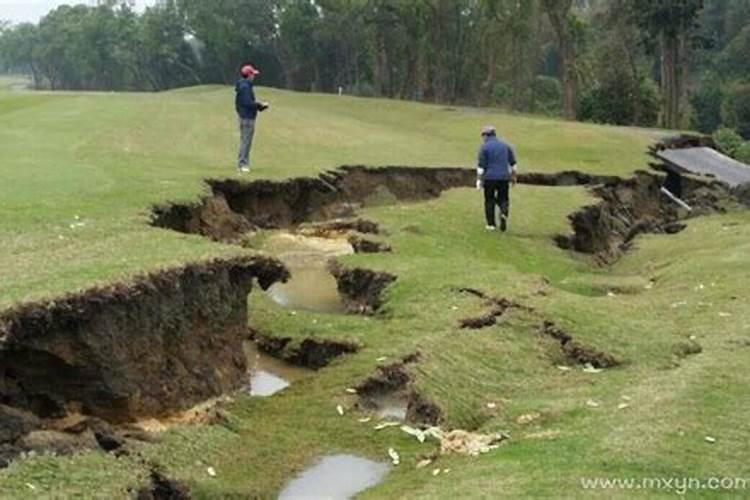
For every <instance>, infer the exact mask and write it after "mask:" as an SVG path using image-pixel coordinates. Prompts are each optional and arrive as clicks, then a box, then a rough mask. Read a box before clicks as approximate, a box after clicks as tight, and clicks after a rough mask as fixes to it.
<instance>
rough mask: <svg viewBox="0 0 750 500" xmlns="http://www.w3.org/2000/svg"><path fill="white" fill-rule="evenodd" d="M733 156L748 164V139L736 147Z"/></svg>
mask: <svg viewBox="0 0 750 500" xmlns="http://www.w3.org/2000/svg"><path fill="white" fill-rule="evenodd" d="M734 157H735V158H736V159H737V160H739V161H741V162H742V163H744V164H746V165H750V141H746V142H745V143H744V144H742V146H740V147H739V148H737V152H736V153H735V154H734Z"/></svg>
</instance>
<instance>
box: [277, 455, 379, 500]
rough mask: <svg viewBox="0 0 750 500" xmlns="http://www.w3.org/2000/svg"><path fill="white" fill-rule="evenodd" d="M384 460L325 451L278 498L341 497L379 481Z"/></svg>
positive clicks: (341, 499)
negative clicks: (323, 454) (328, 453)
mask: <svg viewBox="0 0 750 500" xmlns="http://www.w3.org/2000/svg"><path fill="white" fill-rule="evenodd" d="M388 470H389V467H388V465H386V464H383V463H379V462H373V461H372V460H367V459H365V458H360V457H356V456H353V455H329V456H326V457H323V458H321V459H320V460H319V461H318V463H316V464H315V465H313V466H312V467H310V468H309V469H307V470H306V471H304V472H302V473H301V474H300V475H299V476H297V477H296V478H295V479H294V480H292V481H291V482H290V483H289V484H288V485H287V486H286V488H284V490H283V491H282V492H281V494H280V495H279V500H313V499H315V500H323V499H325V500H345V499H348V498H352V497H353V496H354V495H356V494H357V493H360V492H362V491H364V490H366V489H367V488H371V487H373V486H375V485H376V484H378V483H379V482H381V481H382V480H383V478H385V476H386V474H388Z"/></svg>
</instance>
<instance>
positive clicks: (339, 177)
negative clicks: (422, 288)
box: [151, 166, 616, 242]
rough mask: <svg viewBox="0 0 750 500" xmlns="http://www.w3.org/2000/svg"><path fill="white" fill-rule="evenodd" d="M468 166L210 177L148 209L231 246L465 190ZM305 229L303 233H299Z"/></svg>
mask: <svg viewBox="0 0 750 500" xmlns="http://www.w3.org/2000/svg"><path fill="white" fill-rule="evenodd" d="M615 179H616V178H613V177H611V176H596V175H589V174H585V173H581V172H575V171H565V172H560V173H555V174H546V173H545V174H542V173H524V174H521V175H520V176H519V182H521V183H523V184H534V185H541V186H575V185H591V184H601V183H609V182H614V180H615ZM475 181H476V173H475V171H474V169H468V168H450V167H435V168H423V167H382V168H380V167H378V168H372V167H365V166H344V167H341V168H339V169H338V170H334V171H329V172H325V173H323V174H321V175H320V176H318V177H317V178H311V177H301V178H296V179H289V180H286V181H268V180H258V181H253V182H244V181H239V180H237V179H224V180H215V179H209V180H207V181H206V183H207V184H208V185H209V187H210V189H211V192H212V194H211V195H210V196H208V197H206V198H204V199H203V200H201V201H200V202H197V203H189V204H184V203H183V204H175V203H168V204H164V205H158V206H155V207H153V208H152V216H151V224H152V225H153V226H156V227H162V228H166V229H172V230H175V231H179V232H182V233H190V234H201V235H203V236H207V237H209V238H212V239H215V240H219V241H226V242H234V241H236V240H237V239H238V238H239V237H240V236H241V235H242V233H245V232H247V231H248V230H250V229H257V228H262V229H279V228H288V227H292V226H296V225H299V224H302V223H306V222H312V221H324V220H328V219H342V218H344V219H346V218H350V217H351V216H352V215H353V214H354V213H355V212H356V210H357V209H359V208H361V207H362V206H369V205H376V204H383V203H389V202H393V201H418V200H427V199H430V198H436V197H438V196H440V194H441V193H442V192H443V191H445V190H447V189H452V188H457V187H471V186H473V185H474V183H475ZM312 227H313V229H311V230H312V231H321V232H322V233H325V232H326V231H334V232H343V231H352V230H353V231H356V232H359V233H371V234H377V233H378V228H377V225H376V224H372V223H369V222H367V221H361V220H355V221H348V220H345V221H331V222H326V223H323V224H320V225H319V226H318V228H316V227H315V226H312ZM305 230H307V228H306V229H305Z"/></svg>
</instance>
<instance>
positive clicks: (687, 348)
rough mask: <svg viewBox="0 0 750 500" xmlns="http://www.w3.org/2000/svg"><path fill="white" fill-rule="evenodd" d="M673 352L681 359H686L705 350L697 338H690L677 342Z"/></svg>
mask: <svg viewBox="0 0 750 500" xmlns="http://www.w3.org/2000/svg"><path fill="white" fill-rule="evenodd" d="M672 352H673V353H674V355H675V356H677V357H678V358H680V359H685V358H687V357H688V356H695V355H696V354H700V353H702V352H703V347H702V346H701V345H700V344H699V343H698V342H696V341H695V340H692V339H688V340H683V341H680V342H677V343H676V344H675V345H674V346H672Z"/></svg>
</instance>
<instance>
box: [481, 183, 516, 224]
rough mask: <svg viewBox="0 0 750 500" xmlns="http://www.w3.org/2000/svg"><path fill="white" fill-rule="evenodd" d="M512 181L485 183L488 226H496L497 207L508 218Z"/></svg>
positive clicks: (485, 206)
mask: <svg viewBox="0 0 750 500" xmlns="http://www.w3.org/2000/svg"><path fill="white" fill-rule="evenodd" d="M509 188H510V181H484V213H485V216H486V217H487V225H488V226H496V225H497V221H496V219H495V207H496V206H498V207H500V213H502V214H503V215H505V216H506V217H507V216H508V214H509V211H510V196H509Z"/></svg>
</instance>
